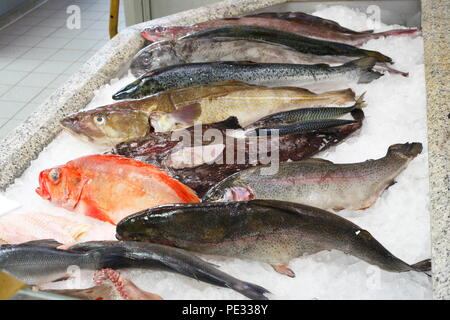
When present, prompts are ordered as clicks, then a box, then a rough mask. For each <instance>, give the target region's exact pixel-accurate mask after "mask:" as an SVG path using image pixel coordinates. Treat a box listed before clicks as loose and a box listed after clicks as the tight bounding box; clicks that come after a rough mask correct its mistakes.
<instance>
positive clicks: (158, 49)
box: [130, 40, 185, 77]
mask: <svg viewBox="0 0 450 320" xmlns="http://www.w3.org/2000/svg"><path fill="white" fill-rule="evenodd" d="M184 62H185V61H184V60H183V59H182V58H181V57H180V56H179V55H178V53H177V50H176V49H175V41H172V40H167V41H160V42H157V43H154V44H151V45H149V46H147V47H145V48H143V49H141V50H140V51H139V52H138V53H137V54H136V55H135V56H134V58H133V60H132V61H131V65H130V70H131V73H132V74H133V75H134V76H136V77H140V76H142V75H144V74H146V73H148V72H150V71H152V70H154V69H157V68H162V67H166V66H170V65H175V64H181V63H184Z"/></svg>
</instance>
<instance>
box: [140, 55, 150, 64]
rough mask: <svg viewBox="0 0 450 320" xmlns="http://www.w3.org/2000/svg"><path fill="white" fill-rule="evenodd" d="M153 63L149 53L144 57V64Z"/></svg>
mask: <svg viewBox="0 0 450 320" xmlns="http://www.w3.org/2000/svg"><path fill="white" fill-rule="evenodd" d="M150 61H151V57H150V55H149V54H148V53H146V54H143V55H142V62H143V63H144V64H149V63H150Z"/></svg>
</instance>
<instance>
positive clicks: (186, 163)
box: [112, 109, 364, 197]
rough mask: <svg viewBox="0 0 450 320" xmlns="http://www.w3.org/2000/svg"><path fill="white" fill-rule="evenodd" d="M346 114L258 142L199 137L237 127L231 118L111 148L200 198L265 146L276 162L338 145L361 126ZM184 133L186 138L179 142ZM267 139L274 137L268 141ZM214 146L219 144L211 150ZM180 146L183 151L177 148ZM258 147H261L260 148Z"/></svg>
mask: <svg viewBox="0 0 450 320" xmlns="http://www.w3.org/2000/svg"><path fill="white" fill-rule="evenodd" d="M351 115H352V116H353V118H354V119H355V122H354V123H351V124H347V125H341V126H337V127H334V128H327V129H318V130H312V131H310V132H307V133H302V132H300V133H295V132H294V133H291V134H288V135H285V136H280V137H276V136H273V137H272V136H271V135H270V136H267V138H266V139H262V140H261V139H258V138H257V137H246V138H244V139H243V138H240V137H235V136H233V135H231V134H230V135H227V136H225V138H224V139H223V142H224V144H223V143H219V142H216V141H211V140H209V139H210V138H211V137H209V138H208V139H206V138H205V139H204V138H203V135H202V132H205V133H208V131H207V129H210V128H211V129H215V130H218V131H219V133H222V134H223V132H224V131H225V133H226V129H227V128H233V129H235V128H236V129H238V128H239V125H238V124H237V123H236V120H235V118H231V119H228V120H226V121H223V122H222V123H217V124H211V125H203V126H202V131H200V130H199V133H200V134H199V138H200V139H196V135H195V128H192V127H191V128H188V129H186V130H183V131H184V133H186V135H185V134H183V135H181V136H179V138H181V139H183V140H181V141H180V140H176V139H172V138H171V134H168V133H157V134H151V135H149V136H148V137H147V138H145V139H141V140H137V141H134V142H128V143H123V144H120V145H118V146H117V147H116V148H115V149H114V150H113V151H112V152H113V153H116V154H120V155H123V156H126V157H130V158H135V159H138V160H139V161H144V162H147V163H151V164H154V165H156V166H158V167H162V168H165V170H166V171H167V172H168V173H169V174H170V175H171V176H172V177H174V178H175V179H177V180H179V181H181V182H182V183H184V184H186V185H187V186H189V187H190V188H192V189H193V190H195V192H196V193H197V194H198V195H199V196H200V197H202V196H203V195H204V194H205V193H206V192H207V191H208V190H209V189H210V188H212V187H213V186H214V185H215V184H217V183H219V182H220V181H222V180H223V179H225V178H226V177H228V176H229V175H231V174H233V173H236V172H238V171H240V170H243V169H246V168H249V167H253V166H256V165H258V164H261V163H262V162H261V161H262V160H263V159H264V161H267V160H270V159H267V157H266V154H265V153H264V152H265V151H264V150H270V152H271V154H272V155H275V154H276V153H277V155H276V156H277V158H276V159H277V161H278V162H285V161H288V160H294V161H297V160H302V159H306V158H308V157H311V156H313V155H314V154H316V153H318V152H320V151H322V150H325V149H327V148H328V147H330V146H333V145H336V144H338V143H339V142H341V141H342V140H344V139H345V138H346V137H347V136H349V135H350V134H352V133H353V132H355V131H357V130H358V129H359V128H361V126H362V122H363V119H364V112H363V111H362V110H361V109H355V110H353V111H352V112H351ZM233 132H234V131H232V133H233ZM191 133H194V134H193V135H192V134H191ZM185 136H187V137H191V139H186V140H184V137H185ZM192 137H193V138H194V139H192ZM272 139H276V140H274V141H272ZM186 142H187V145H186V144H185V143H186ZM192 146H194V147H192ZM202 146H206V147H208V148H209V149H206V147H204V148H202ZM217 146H219V147H221V148H220V149H217ZM189 147H191V148H189ZM184 150H187V151H188V152H183V151H184ZM261 150H263V151H262V152H260V151H261ZM210 151H212V153H214V152H218V153H219V154H218V155H217V154H214V155H212V156H210V157H209V160H208V159H207V158H206V157H205V154H206V155H207V156H208V155H209V152H210ZM197 154H198V155H197ZM250 155H251V156H250ZM255 155H256V156H257V157H256V156H255ZM256 158H257V159H256ZM269 158H270V157H269ZM197 159H199V160H200V161H199V162H200V163H198V162H197ZM205 160H206V161H208V162H206V161H205ZM266 164H267V162H266Z"/></svg>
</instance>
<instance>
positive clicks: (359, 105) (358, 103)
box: [354, 92, 367, 109]
mask: <svg viewBox="0 0 450 320" xmlns="http://www.w3.org/2000/svg"><path fill="white" fill-rule="evenodd" d="M365 95H366V92H364V93H363V94H362V95H360V96H359V98H358V99H357V100H356V102H355V105H354V109H362V108H365V107H367V103H366V102H365V101H364V96H365Z"/></svg>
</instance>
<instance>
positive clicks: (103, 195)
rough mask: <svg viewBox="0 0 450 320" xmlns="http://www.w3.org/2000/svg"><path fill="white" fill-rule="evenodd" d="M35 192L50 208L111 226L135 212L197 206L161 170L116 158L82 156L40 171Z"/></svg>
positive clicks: (186, 189)
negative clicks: (166, 205)
mask: <svg viewBox="0 0 450 320" xmlns="http://www.w3.org/2000/svg"><path fill="white" fill-rule="evenodd" d="M36 192H37V194H39V195H40V196H41V197H42V198H43V199H45V200H49V201H51V202H52V203H53V204H54V205H57V206H60V207H63V208H65V209H68V210H72V211H76V212H78V213H81V214H84V215H86V216H90V217H93V218H96V219H99V220H102V221H106V222H109V223H112V224H115V223H117V222H118V221H119V220H121V219H122V218H124V217H125V216H127V215H129V214H131V213H133V212H136V210H139V209H143V208H148V207H151V206H156V205H159V204H164V203H179V202H199V199H198V198H197V196H196V195H195V193H194V191H192V190H191V189H190V188H189V187H187V186H185V185H183V184H182V183H180V182H179V181H177V180H175V179H173V178H172V177H170V176H169V175H167V174H166V173H165V172H164V171H163V170H161V169H159V168H157V167H155V166H152V165H150V164H146V163H143V162H140V161H136V160H132V159H127V158H124V157H120V156H116V155H90V156H84V157H81V158H78V159H75V160H72V161H69V162H68V163H66V164H65V165H62V166H58V167H55V168H51V169H47V170H44V171H42V172H41V173H40V175H39V187H38V188H37V189H36Z"/></svg>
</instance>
